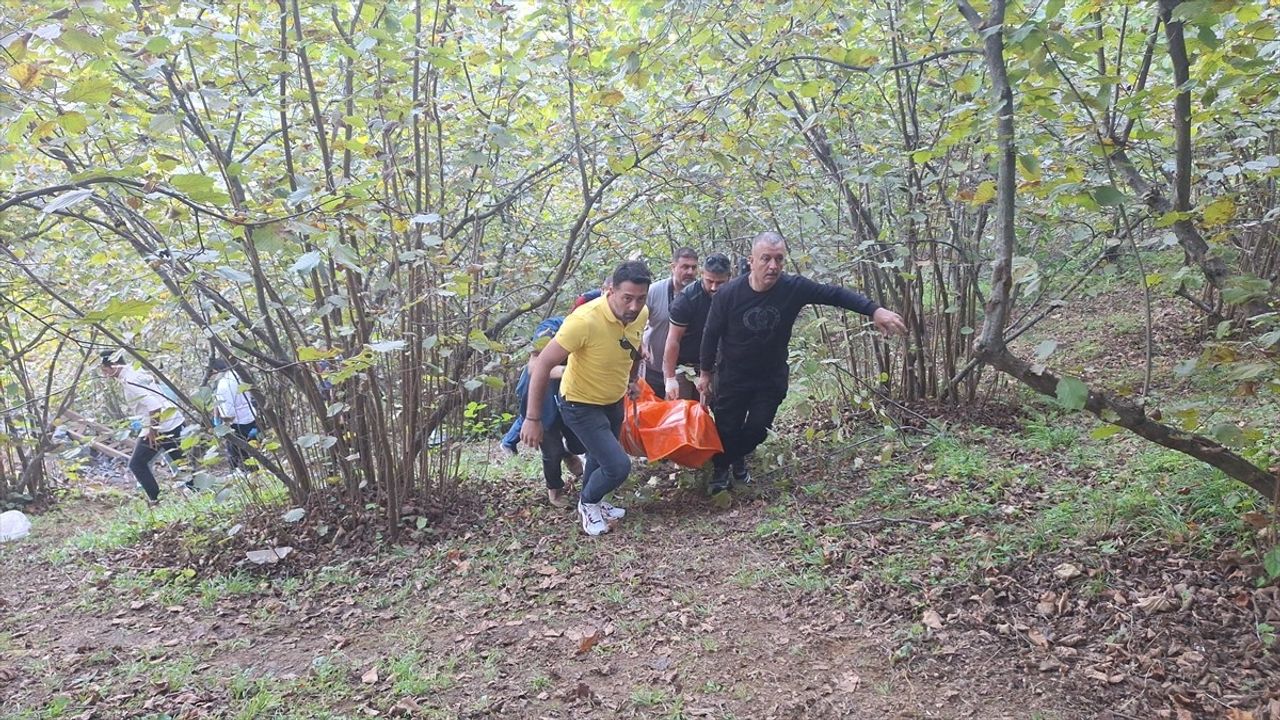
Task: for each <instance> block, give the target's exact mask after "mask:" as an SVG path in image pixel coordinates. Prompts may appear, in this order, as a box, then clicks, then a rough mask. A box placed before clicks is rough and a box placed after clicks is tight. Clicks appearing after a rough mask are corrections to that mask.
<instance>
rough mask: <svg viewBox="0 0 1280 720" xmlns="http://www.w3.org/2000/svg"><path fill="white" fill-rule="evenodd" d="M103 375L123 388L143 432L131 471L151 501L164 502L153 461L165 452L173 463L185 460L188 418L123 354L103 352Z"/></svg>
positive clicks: (130, 460) (130, 467) (133, 456)
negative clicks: (182, 442)
mask: <svg viewBox="0 0 1280 720" xmlns="http://www.w3.org/2000/svg"><path fill="white" fill-rule="evenodd" d="M102 375H103V377H109V378H113V379H115V381H116V382H118V383H119V384H120V389H121V390H122V391H123V392H124V400H125V404H126V405H128V407H129V412H130V413H131V414H132V415H133V416H134V417H135V419H136V420H137V423H135V426H137V427H140V428H141V433H140V434H139V436H138V441H137V443H136V444H135V445H134V446H133V455H132V456H131V457H130V458H129V471H130V472H132V473H133V476H134V477H135V478H137V479H138V484H139V485H141V486H142V489H143V491H144V492H146V493H147V499H148V500H149V501H150V502H151V503H153V504H154V503H155V502H157V501H158V500H159V499H160V486H159V484H157V483H156V476H155V475H154V474H152V472H151V461H152V460H154V459H155V457H156V455H158V454H160V452H161V451H164V452H166V453H168V455H169V457H170V458H171V459H173V460H181V459H182V456H183V452H182V448H181V446H180V445H179V442H180V440H181V437H182V428H183V425H184V423H185V422H186V418H185V417H184V416H183V414H182V411H181V410H179V409H178V406H177V405H175V404H174V403H173V401H172V400H170V399H169V398H167V397H165V394H164V391H163V390H162V389H161V385H160V383H158V382H156V379H155V377H153V376H152V375H151V373H149V372H147V371H146V370H142V369H140V368H135V367H133V366H132V365H130V364H129V363H127V362H126V361H125V358H124V351H123V350H104V351H102ZM188 486H190V484H189V483H188Z"/></svg>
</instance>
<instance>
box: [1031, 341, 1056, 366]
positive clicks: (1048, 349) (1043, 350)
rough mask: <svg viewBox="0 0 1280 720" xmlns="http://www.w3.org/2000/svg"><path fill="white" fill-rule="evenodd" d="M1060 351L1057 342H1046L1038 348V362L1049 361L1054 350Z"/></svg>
mask: <svg viewBox="0 0 1280 720" xmlns="http://www.w3.org/2000/svg"><path fill="white" fill-rule="evenodd" d="M1057 349H1058V341H1057V340H1045V341H1043V342H1041V343H1040V344H1039V345H1037V346H1036V360H1038V361H1039V362H1044V361H1045V360H1048V359H1049V356H1050V355H1052V354H1053V351H1054V350H1057Z"/></svg>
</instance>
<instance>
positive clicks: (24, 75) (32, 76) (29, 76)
mask: <svg viewBox="0 0 1280 720" xmlns="http://www.w3.org/2000/svg"><path fill="white" fill-rule="evenodd" d="M9 77H11V78H13V79H14V80H17V81H18V87H20V88H22V89H23V90H30V89H31V88H33V87H35V86H36V84H37V83H39V82H40V80H41V79H42V78H43V77H44V71H43V70H41V69H40V66H39V65H35V64H33V63H21V64H18V65H14V66H13V67H11V68H9Z"/></svg>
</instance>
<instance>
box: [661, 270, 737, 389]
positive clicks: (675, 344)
mask: <svg viewBox="0 0 1280 720" xmlns="http://www.w3.org/2000/svg"><path fill="white" fill-rule="evenodd" d="M730 270H731V267H730V263H729V258H727V257H725V256H724V255H723V254H722V253H711V254H710V255H708V256H707V260H706V262H705V263H704V264H703V266H702V280H701V281H699V282H695V283H690V284H689V285H688V287H686V288H685V289H684V290H682V291H681V292H680V293H679V294H678V295H676V298H675V300H672V301H671V312H670V316H671V329H670V330H668V331H667V345H666V348H665V349H664V351H663V353H662V375H663V385H664V386H665V387H664V389H665V391H666V393H665V397H666V399H667V400H697V399H698V390H697V388H696V387H694V384H693V381H692V380H690V379H689V377H687V376H686V375H685V374H684V373H678V374H677V372H676V366H677V365H682V366H685V367H687V368H692V371H693V377H694V378H697V377H698V361H699V360H700V358H699V353H700V352H701V351H702V329H703V328H704V327H705V326H706V323H707V313H708V312H710V311H711V298H713V297H715V294H716V292H717V291H718V290H719V289H720V287H721V286H722V285H724V284H725V283H727V282H729V273H730Z"/></svg>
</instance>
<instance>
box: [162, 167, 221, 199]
mask: <svg viewBox="0 0 1280 720" xmlns="http://www.w3.org/2000/svg"><path fill="white" fill-rule="evenodd" d="M169 184H170V185H172V186H173V189H174V190H177V191H178V192H180V193H182V194H184V195H186V196H187V197H190V198H191V199H192V200H195V199H196V196H197V195H206V194H208V193H210V192H212V190H213V178H211V177H209V176H208V175H199V174H192V173H185V174H181V175H174V176H173V177H171V178H169Z"/></svg>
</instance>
